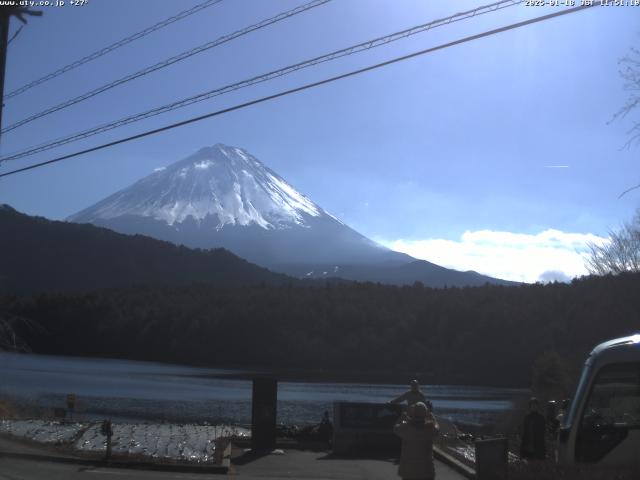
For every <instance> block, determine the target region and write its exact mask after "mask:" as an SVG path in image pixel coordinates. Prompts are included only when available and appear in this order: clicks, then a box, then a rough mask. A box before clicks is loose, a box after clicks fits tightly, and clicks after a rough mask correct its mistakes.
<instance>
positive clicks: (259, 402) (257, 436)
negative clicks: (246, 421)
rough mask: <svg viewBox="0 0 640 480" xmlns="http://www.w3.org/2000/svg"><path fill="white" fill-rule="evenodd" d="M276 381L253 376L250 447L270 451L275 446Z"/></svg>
mask: <svg viewBox="0 0 640 480" xmlns="http://www.w3.org/2000/svg"><path fill="white" fill-rule="evenodd" d="M277 403H278V381H277V380H276V379H275V378H254V379H253V399H252V408H251V448H252V449H253V450H261V451H265V450H267V451H270V450H273V449H274V448H275V447H276V411H277Z"/></svg>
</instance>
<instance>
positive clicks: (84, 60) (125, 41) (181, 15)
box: [4, 0, 222, 100]
mask: <svg viewBox="0 0 640 480" xmlns="http://www.w3.org/2000/svg"><path fill="white" fill-rule="evenodd" d="M220 2H222V0H206V1H205V2H202V3H199V4H197V5H195V6H193V7H192V8H189V9H188V10H184V11H182V12H180V13H177V14H176V15H173V16H171V17H169V18H166V19H164V20H162V21H161V22H158V23H156V24H155V25H152V26H150V27H148V28H145V29H144V30H142V31H140V32H137V33H134V34H133V35H129V36H128V37H126V38H123V39H122V40H119V41H117V42H115V43H112V44H111V45H109V46H107V47H104V48H101V49H100V50H97V51H95V52H93V53H91V54H89V55H87V56H85V57H82V58H81V59H79V60H76V61H75V62H71V63H69V64H68V65H65V66H64V67H62V68H59V69H58V70H56V71H54V72H51V73H49V74H47V75H45V76H43V77H41V78H38V79H36V80H34V81H32V82H29V83H27V84H26V85H23V86H22V87H20V88H17V89H15V90H13V91H12V92H9V93H7V94H6V95H5V96H4V99H5V100H7V99H9V98H12V97H15V96H16V95H20V94H21V93H24V92H26V91H27V90H29V89H31V88H33V87H35V86H37V85H40V84H42V83H44V82H48V81H49V80H52V79H54V78H56V77H59V76H60V75H62V74H63V73H66V72H68V71H70V70H73V69H74V68H78V67H79V66H80V65H84V64H85V63H88V62H91V61H92V60H95V59H96V58H100V57H102V56H103V55H106V54H107V53H110V52H113V51H114V50H116V49H118V48H120V47H123V46H124V45H127V44H129V43H131V42H134V41H136V40H139V39H140V38H142V37H146V36H147V35H149V34H150V33H153V32H155V31H156V30H160V29H161V28H164V27H166V26H167V25H171V24H172V23H174V22H177V21H178V20H182V19H183V18H187V17H188V16H190V15H193V14H194V13H197V12H199V11H201V10H204V9H205V8H208V7H211V6H213V5H216V4H218V3H220Z"/></svg>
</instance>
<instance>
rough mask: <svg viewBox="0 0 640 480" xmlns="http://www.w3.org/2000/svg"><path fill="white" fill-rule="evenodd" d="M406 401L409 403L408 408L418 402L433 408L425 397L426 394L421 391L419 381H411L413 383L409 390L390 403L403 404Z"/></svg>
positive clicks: (410, 384)
mask: <svg viewBox="0 0 640 480" xmlns="http://www.w3.org/2000/svg"><path fill="white" fill-rule="evenodd" d="M404 401H406V402H407V405H408V406H411V405H414V404H416V403H418V402H422V403H424V404H425V405H427V406H428V407H430V406H431V402H428V401H427V399H426V397H425V396H424V393H422V391H420V384H419V383H418V380H411V382H410V383H409V390H407V391H406V392H404V393H403V394H402V395H400V396H399V397H396V398H394V399H393V400H391V402H390V403H402V402H404ZM429 410H431V408H429Z"/></svg>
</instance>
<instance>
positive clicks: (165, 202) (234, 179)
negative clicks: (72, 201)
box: [69, 144, 330, 229]
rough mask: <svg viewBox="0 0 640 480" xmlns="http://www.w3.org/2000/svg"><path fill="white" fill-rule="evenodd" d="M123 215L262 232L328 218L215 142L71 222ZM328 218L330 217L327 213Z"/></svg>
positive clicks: (247, 158) (239, 152)
mask: <svg viewBox="0 0 640 480" xmlns="http://www.w3.org/2000/svg"><path fill="white" fill-rule="evenodd" d="M124 215H135V216H142V217H149V218H153V219H155V220H160V221H164V222H166V223H167V224H169V225H174V224H179V223H182V222H184V221H185V220H187V218H189V217H192V218H193V219H194V220H195V221H196V222H201V221H202V220H204V219H206V218H207V217H211V218H215V219H216V222H217V224H216V228H217V229H221V228H223V227H224V226H225V225H242V226H247V225H252V224H255V225H257V226H259V227H262V228H264V229H281V228H288V227H289V226H292V225H299V226H304V225H305V218H307V217H309V216H310V217H321V216H325V215H329V214H327V212H325V211H324V210H322V209H321V208H320V207H319V206H317V205H316V204H315V203H313V202H312V201H311V200H309V199H308V198H307V197H305V196H304V195H302V194H301V193H299V192H298V191H297V190H295V189H294V188H293V187H292V186H291V185H289V184H288V183H287V182H286V181H285V180H284V179H282V178H281V177H280V176H279V175H278V174H276V173H275V172H273V171H272V170H270V169H269V168H267V167H266V166H264V165H263V164H262V163H261V162H260V161H259V160H258V159H256V158H255V157H253V156H252V155H251V154H249V153H248V152H247V151H245V150H243V149H241V148H237V147H230V146H227V145H223V144H216V145H214V146H212V147H205V148H202V149H200V150H199V151H198V152H196V153H195V154H194V155H191V156H190V157H187V158H185V159H184V160H181V161H179V162H176V163H174V164H172V165H169V166H167V167H164V168H158V169H156V170H155V171H154V173H152V174H151V175H149V176H147V177H145V178H143V179H141V180H139V181H138V182H136V183H135V184H133V185H132V186H130V187H128V188H125V189H123V190H121V191H119V192H117V193H115V194H114V195H111V196H110V197H108V198H106V199H104V200H103V201H101V202H99V203H97V204H96V205H94V206H92V207H90V208H88V209H86V210H83V211H82V212H79V213H77V214H76V215H73V216H72V217H70V218H69V219H70V220H72V221H81V222H95V221H99V220H108V219H112V218H116V217H121V216H124ZM329 216H330V215H329Z"/></svg>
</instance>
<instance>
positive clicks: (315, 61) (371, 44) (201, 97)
mask: <svg viewBox="0 0 640 480" xmlns="http://www.w3.org/2000/svg"><path fill="white" fill-rule="evenodd" d="M523 2H524V0H503V1H499V2H495V3H492V4H489V5H485V6H481V7H477V8H475V9H473V10H469V11H466V12H461V13H457V14H455V15H451V16H449V17H445V18H441V19H438V20H434V21H431V22H429V23H425V24H422V25H418V26H415V27H412V28H409V29H406V30H402V31H400V32H396V33H392V34H390V35H386V36H384V37H379V38H375V39H373V40H368V41H366V42H362V43H359V44H357V45H352V46H350V47H347V48H343V49H341V50H336V51H333V52H331V53H327V54H325V55H321V56H319V57H315V58H312V59H310V60H305V61H303V62H299V63H296V64H293V65H289V66H287V67H284V68H280V69H278V70H273V71H271V72H268V73H265V74H262V75H258V76H255V77H252V78H249V79H246V80H242V81H240V82H236V83H232V84H230V85H226V86H223V87H219V88H215V89H213V90H208V91H206V92H203V93H200V94H198V95H193V96H191V97H187V98H183V99H181V100H178V101H175V102H172V103H169V104H166V105H163V106H160V107H155V108H153V109H151V110H146V111H144V112H141V113H136V114H133V115H130V116H128V117H124V118H121V119H119V120H116V121H114V122H110V123H107V124H103V125H99V126H97V127H92V128H90V129H88V130H84V131H82V132H79V133H76V134H72V135H69V136H66V137H63V138H59V139H57V140H53V141H50V142H47V143H44V144H40V145H36V146H32V147H28V148H27V149H26V150H22V151H20V152H16V153H13V154H10V155H7V156H6V157H3V158H0V163H1V162H3V161H5V160H16V159H19V158H23V157H26V156H29V155H34V154H36V153H39V152H43V151H45V150H49V149H51V148H55V147H59V146H61V145H66V144H67V143H71V142H75V141H78V140H82V139H84V138H87V137H91V136H93V135H97V134H100V133H103V132H106V131H109V130H113V129H115V128H119V127H122V126H124V125H128V124H130V123H134V122H138V121H141V120H144V119H146V118H150V117H154V116H156V115H160V114H162V113H166V112H169V111H172V110H176V109H178V108H184V107H186V106H189V105H192V104H194V103H198V102H202V101H205V100H208V99H210V98H213V97H217V96H220V95H224V94H227V93H230V92H233V91H235V90H240V89H242V88H246V87H249V86H252V85H256V84H258V83H263V82H266V81H269V80H273V79H275V78H279V77H282V76H285V75H289V74H291V73H293V72H296V71H298V70H302V69H304V68H309V67H312V66H315V65H319V64H321V63H325V62H329V61H332V60H336V59H338V58H341V57H345V56H347V55H353V54H356V53H360V52H362V51H365V50H370V49H372V48H376V47H380V46H382V45H386V44H388V43H391V42H395V41H398V40H401V39H403V38H406V37H409V36H412V35H416V34H418V33H422V32H426V31H429V30H431V29H433V28H437V27H440V26H443V25H448V24H451V23H454V22H459V21H462V20H466V19H469V18H472V17H475V16H478V15H484V14H487V13H491V12H495V11H497V10H501V9H503V8H506V7H510V6H514V5H518V4H521V3H523ZM8 128H10V127H8Z"/></svg>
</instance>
